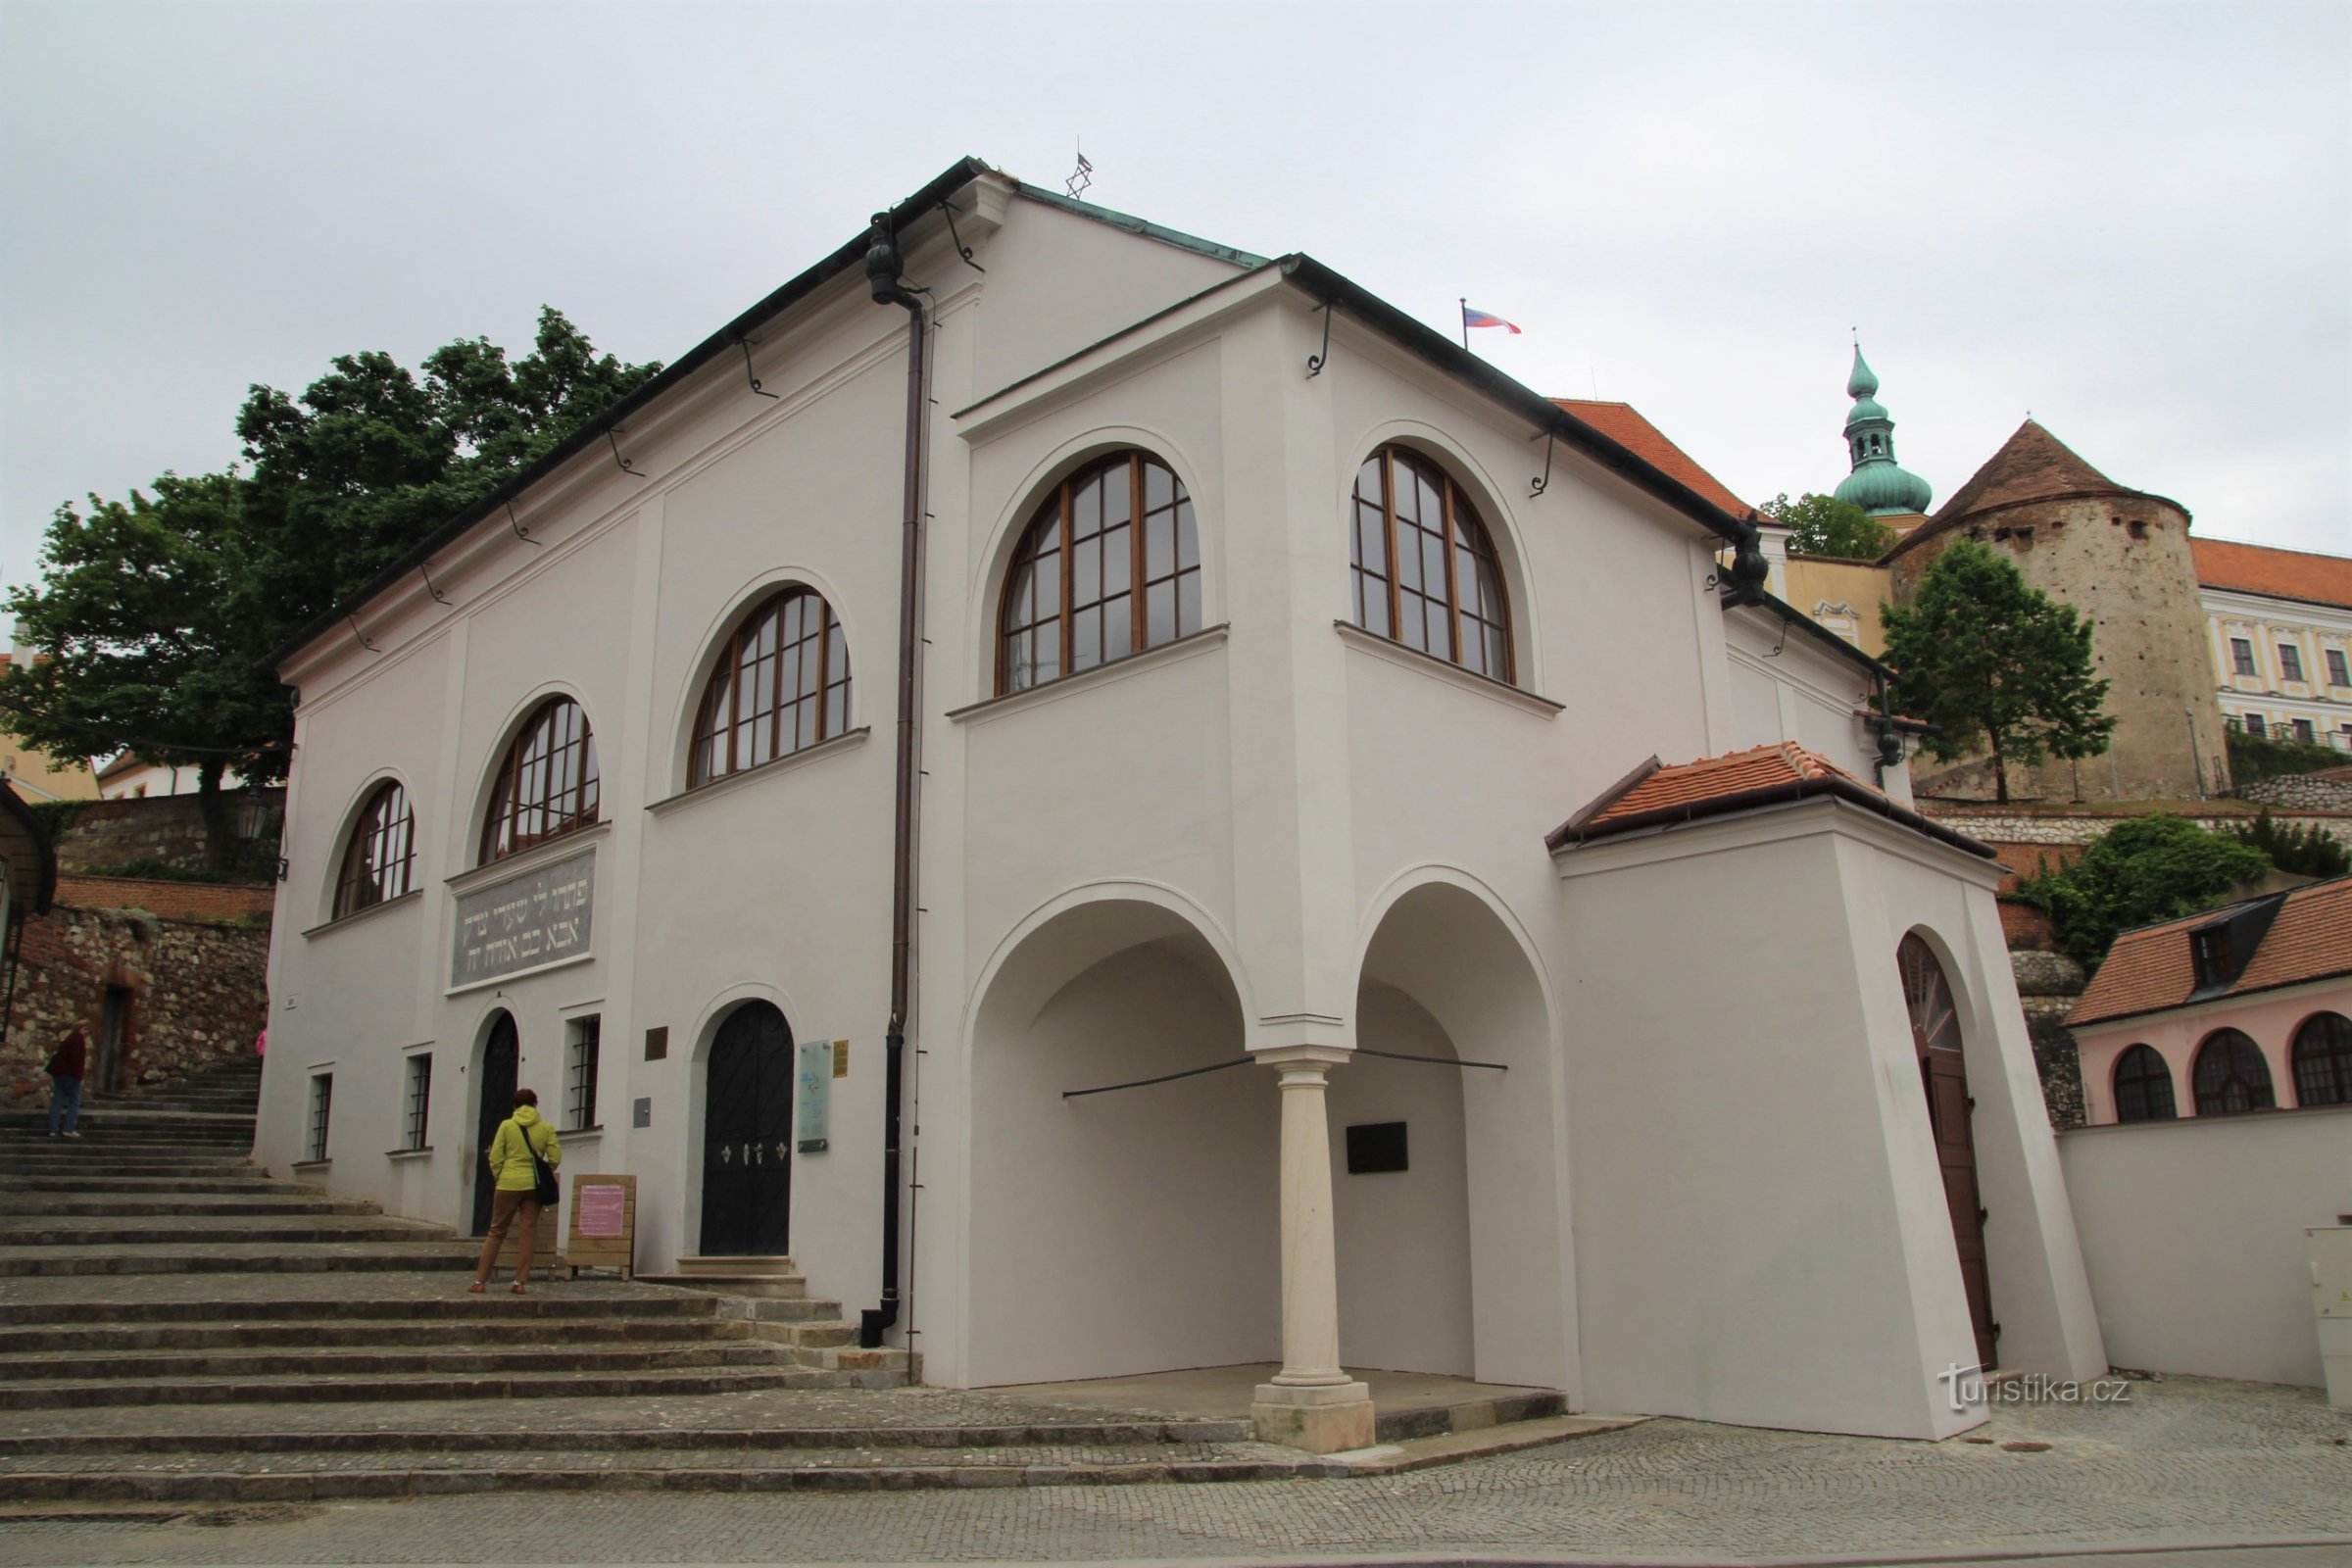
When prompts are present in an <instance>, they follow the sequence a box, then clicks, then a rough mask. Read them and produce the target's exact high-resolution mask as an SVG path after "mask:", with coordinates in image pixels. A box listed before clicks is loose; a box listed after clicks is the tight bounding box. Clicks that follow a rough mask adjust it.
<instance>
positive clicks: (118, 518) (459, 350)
mask: <svg viewBox="0 0 2352 1568" xmlns="http://www.w3.org/2000/svg"><path fill="white" fill-rule="evenodd" d="M659 370H660V367H659V366H657V365H624V364H622V363H621V362H620V361H618V360H616V359H614V358H613V356H612V355H609V354H607V355H602V356H600V355H598V354H597V353H596V351H595V349H594V347H593V346H592V345H591V344H590V343H589V341H588V338H587V337H586V336H585V335H584V334H583V333H582V332H581V331H580V330H579V329H578V328H577V327H575V326H573V325H572V324H571V323H570V322H569V321H568V320H566V319H564V316H563V315H562V313H560V312H558V311H555V310H542V311H541V312H540V315H539V330H538V336H537V339H536V341H535V343H534V344H533V346H532V351H531V353H530V354H528V355H526V356H525V357H523V358H522V359H521V360H519V361H517V362H515V364H513V365H510V364H509V363H508V362H507V357H506V352H505V351H504V350H503V349H501V348H499V347H498V346H497V345H495V344H493V343H490V342H489V341H487V340H486V339H482V338H461V339H460V340H458V341H457V342H454V343H450V344H448V345H446V346H444V347H442V348H439V349H436V350H434V351H433V352H432V353H431V354H429V355H427V356H425V359H424V362H423V374H422V375H421V376H418V375H417V374H414V373H412V372H411V371H410V370H408V369H407V368H404V367H402V366H401V365H400V364H399V363H398V362H397V361H395V360H394V359H393V358H392V357H391V356H390V355H388V354H380V353H366V354H350V355H344V356H342V357H340V358H338V359H336V360H335V361H334V362H333V368H332V369H331V370H330V371H329V372H328V373H327V374H325V375H323V376H321V377H319V379H318V380H317V381H314V382H312V383H311V385H310V386H309V387H308V388H306V389H305V390H304V392H303V394H302V396H301V397H300V398H299V399H297V398H292V397H288V396H287V395H286V394H284V393H282V392H279V391H276V390H273V389H272V388H270V387H266V386H256V387H254V388H253V389H252V391H251V394H250V396H249V397H248V398H247V400H246V403H245V406H244V409H243V411H242V412H241V413H240V414H239V415H238V417H237V425H236V433H237V435H238V436H239V437H240V438H241V439H242V440H243V442H244V444H245V456H246V458H247V459H248V460H249V462H250V464H251V469H250V472H239V471H237V470H236V469H234V468H231V469H228V470H226V471H223V472H221V473H208V474H201V475H197V476H195V477H193V478H181V477H178V476H176V475H173V474H166V475H165V476H164V477H162V478H161V479H158V480H157V481H156V482H155V483H154V484H153V485H152V486H150V487H149V492H147V493H142V492H135V491H134V492H133V493H132V494H131V496H130V498H129V500H127V501H121V502H114V501H101V500H100V499H98V498H97V497H96V496H92V497H91V498H90V510H89V512H88V514H87V515H83V514H81V513H77V512H76V511H74V509H73V507H72V506H65V507H61V508H59V509H58V512H57V515H56V516H55V517H54V518H53V519H52V520H51V522H50V525H49V531H48V535H47V539H46V541H45V543H44V545H43V547H42V553H41V580H40V581H39V583H38V584H36V585H26V586H22V587H19V588H17V589H15V590H13V591H12V592H11V593H10V594H9V596H8V610H9V612H10V613H12V614H14V615H15V616H16V618H17V620H18V622H19V623H20V624H21V625H22V626H23V628H24V631H25V638H26V640H27V641H28V642H29V643H30V644H31V646H32V647H33V649H34V650H35V651H36V652H37V653H39V654H40V655H42V656H44V657H43V658H41V659H39V660H36V661H35V662H32V663H30V664H28V665H19V666H16V667H14V668H12V669H10V670H9V671H8V672H7V674H6V676H5V677H0V704H5V705H6V706H7V723H8V727H9V728H10V729H11V730H13V731H14V732H16V733H17V734H19V735H21V736H22V737H23V738H24V739H25V741H27V742H29V743H31V744H33V745H36V746H40V747H42V748H44V749H47V750H53V751H57V752H60V753H63V754H66V755H76V754H78V755H85V756H86V755H104V754H108V753H112V752H115V751H119V750H128V751H131V752H134V753H136V754H137V755H138V756H139V757H141V758H142V759H144V760H148V761H151V762H155V763H158V764H161V765H165V766H188V765H193V766H196V767H198V768H199V769H200V773H201V776H200V783H199V788H198V795H199V797H200V806H201V809H203V811H204V813H205V820H206V823H207V826H208V828H209V829H211V832H210V835H209V836H210V838H211V842H212V850H213V857H214V860H215V863H216V864H217V865H224V864H225V863H226V862H227V860H228V858H231V856H232V852H233V845H232V843H231V841H230V839H229V836H228V832H227V813H226V809H225V807H224V806H223V804H222V802H221V795H220V785H221V778H222V776H223V774H224V773H225V772H228V771H234V772H235V773H237V774H238V775H240V776H242V777H243V778H245V779H247V780H248V781H252V782H270V781H273V780H276V779H280V778H283V777H284V776H285V768H286V762H287V760H288V753H287V750H286V748H287V746H288V744H289V742H290V740H291V737H292V734H293V712H292V709H291V707H290V705H289V703H288V701H287V696H286V693H285V692H284V691H283V689H282V688H280V687H279V686H278V684H277V681H276V679H275V677H274V676H272V675H271V674H270V673H269V672H267V671H266V670H265V669H263V668H262V662H263V661H264V660H266V659H267V658H268V657H269V655H270V653H271V652H273V651H274V650H275V649H276V648H278V647H279V646H280V645H282V644H283V643H284V642H286V641H287V640H288V639H289V638H291V637H292V636H293V635H294V634H295V633H296V632H298V631H299V630H301V629H302V628H303V627H304V626H306V625H308V624H309V623H310V622H311V621H313V620H314V619H316V618H317V617H319V615H321V614H324V613H326V612H328V611H330V610H332V609H333V608H334V606H335V605H336V604H337V603H339V602H340V601H342V600H343V599H345V598H347V597H348V596H349V595H351V594H352V593H353V592H354V591H355V590H357V589H358V588H360V587H361V586H362V585H364V584H365V583H366V582H368V579H369V578H371V577H373V576H374V575H375V574H376V572H378V571H379V570H381V569H382V568H383V567H384V566H385V565H386V564H389V563H390V562H392V561H393V560H395V559H397V558H398V557H399V556H401V555H402V554H404V553H405V552H407V551H408V550H410V549H411V548H413V547H414V546H415V545H416V544H417V542H418V541H419V540H421V539H423V538H425V537H426V536H427V535H428V534H430V533H431V532H432V531H433V530H434V529H435V528H437V527H439V526H440V525H441V524H443V523H444V522H447V521H448V520H449V519H450V518H451V517H452V516H454V515H457V514H458V513H459V512H460V511H461V510H462V509H464V508H465V507H466V506H467V505H468V504H470V503H472V502H474V501H476V500H478V499H480V498H481V497H482V496H483V495H485V494H487V493H488V492H489V491H491V490H492V489H494V488H496V487H497V486H498V485H499V484H501V483H502V482H504V481H505V480H506V479H508V478H510V477H512V476H513V475H514V474H515V472H516V471H517V470H519V469H520V468H522V467H523V466H525V465H527V464H529V463H531V462H533V461H535V460H536V459H538V458H539V457H541V456H542V455H544V454H545V453H547V452H548V451H550V450H551V449H553V448H554V447H555V446H557V445H558V444H559V443H560V442H562V441H563V440H564V438H565V437H566V436H568V435H569V434H570V433H571V432H572V431H573V430H575V429H577V428H579V426H580V425H581V424H583V423H584V422H586V421H587V420H589V419H592V418H594V417H596V416H597V415H599V414H601V413H603V412H604V411H605V410H606V409H608V408H610V407H612V406H613V403H615V402H616V401H618V400H619V399H620V398H622V397H625V396H626V395H627V394H628V393H629V392H631V391H633V390H634V389H635V388H636V387H638V386H639V385H641V384H643V383H644V382H645V381H646V380H648V379H649V378H651V377H652V376H653V375H655V374H656V373H658V372H659Z"/></svg>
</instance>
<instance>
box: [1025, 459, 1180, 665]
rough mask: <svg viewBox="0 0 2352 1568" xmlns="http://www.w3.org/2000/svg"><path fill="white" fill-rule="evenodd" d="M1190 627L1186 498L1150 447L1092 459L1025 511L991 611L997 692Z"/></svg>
mask: <svg viewBox="0 0 2352 1568" xmlns="http://www.w3.org/2000/svg"><path fill="white" fill-rule="evenodd" d="M1200 629H1201V535H1200V525H1199V523H1198V522H1197V520H1196V519H1195V517H1194V515H1193V501H1192V497H1191V496H1189V495H1187V494H1186V493H1185V489H1184V484H1183V482H1182V481H1181V480H1179V479H1178V478H1177V477H1176V474H1175V471H1174V470H1173V469H1171V468H1170V467H1169V466H1167V465H1166V464H1164V463H1162V462H1160V461H1159V459H1157V458H1155V457H1153V456H1152V454H1151V453H1149V452H1141V451H1128V452H1117V453H1113V454H1111V455H1110V456H1109V457H1106V458H1098V459H1096V460H1095V461H1094V462H1092V463H1089V464H1087V465H1086V466H1083V467H1081V468H1079V469H1078V470H1077V471H1076V472H1074V473H1072V474H1071V475H1070V476H1069V477H1068V478H1066V479H1064V480H1062V481H1061V483H1059V484H1057V485H1055V486H1054V488H1053V490H1051V491H1050V492H1048V494H1047V495H1046V498H1045V499H1044V500H1043V501H1042V502H1041V503H1040V504H1039V505H1038V508H1037V511H1036V512H1035V513H1034V514H1032V515H1031V516H1030V519H1029V522H1028V525H1027V526H1026V527H1025V528H1024V529H1023V530H1022V533H1021V538H1020V543H1019V544H1018V545H1017V546H1016V547H1015V548H1014V550H1013V556H1012V566H1011V569H1010V570H1009V571H1007V572H1006V573H1005V597H1004V599H1003V601H1002V603H1001V605H1000V607H999V609H998V613H997V691H998V694H999V695H1005V694H1008V693H1011V692H1018V691H1026V690H1028V689H1029V688H1030V687H1032V686H1042V685H1044V684H1045V683H1046V682H1048V681H1051V680H1059V679H1060V678H1061V677H1062V676H1064V675H1075V674H1078V673H1080V672H1081V671H1084V670H1089V669H1093V668H1094V667H1095V666H1097V665H1098V664H1107V663H1111V662H1114V661H1117V660H1121V659H1125V658H1127V657H1128V656H1130V655H1132V654H1140V653H1142V652H1143V651H1144V650H1145V649H1147V648H1157V647H1158V646H1159V645H1160V644H1162V643H1171V642H1174V641H1175V640H1176V639H1177V638H1179V637H1187V636H1190V635H1192V634H1193V633H1194V632H1197V631H1199V630H1200Z"/></svg>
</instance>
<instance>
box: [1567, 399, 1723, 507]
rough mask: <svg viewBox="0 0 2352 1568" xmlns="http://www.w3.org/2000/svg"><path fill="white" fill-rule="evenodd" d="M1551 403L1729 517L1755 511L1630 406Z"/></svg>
mask: <svg viewBox="0 0 2352 1568" xmlns="http://www.w3.org/2000/svg"><path fill="white" fill-rule="evenodd" d="M1551 401H1552V402H1553V403H1554V404H1555V405H1557V406H1558V407H1560V408H1563V409H1566V410H1567V411H1568V412H1569V413H1570V414H1573V415H1575V416H1576V417H1578V418H1580V419H1582V420H1584V421H1585V422H1586V423H1587V424H1589V425H1591V426H1592V427H1593V429H1595V430H1598V431H1599V432H1600V433H1601V434H1602V435H1605V436H1607V437H1608V438H1609V439H1610V440H1612V441H1614V442H1616V443H1617V444H1618V445H1619V446H1621V447H1623V448H1625V449H1626V450H1627V451H1628V452H1631V453H1632V454H1633V455H1634V456H1635V457H1637V458H1640V459H1642V461H1643V462H1644V463H1647V464H1648V465H1650V466H1652V467H1654V468H1659V469H1662V470H1664V472H1665V473H1666V474H1667V475H1668V476H1669V477H1672V478H1675V479H1680V480H1681V481H1682V482H1683V483H1685V484H1687V485H1689V486H1690V487H1691V489H1693V490H1695V491H1697V492H1698V493H1699V494H1700V495H1702V496H1704V497H1705V498H1706V499H1707V500H1709V501H1712V502H1714V503H1715V505H1717V506H1719V507H1721V508H1722V509H1723V510H1724V511H1726V512H1728V513H1730V514H1731V515H1733V516H1735V517H1738V516H1742V515H1745V514H1747V513H1749V512H1752V511H1754V510H1755V509H1754V508H1752V507H1750V506H1749V505H1748V504H1747V503H1746V502H1744V501H1742V500H1740V498H1739V497H1738V496H1736V495H1734V494H1732V492H1731V491H1730V490H1728V489H1726V488H1725V487H1724V484H1723V482H1722V481H1721V480H1720V479H1717V478H1716V477H1715V476H1714V475H1713V474H1711V473H1709V472H1708V471H1707V470H1706V469H1704V468H1702V467H1700V466H1698V465H1697V463H1695V462H1693V461H1692V459H1691V454H1689V453H1688V452H1685V451H1684V450H1683V449H1682V448H1681V447H1678V446H1676V445H1675V444H1674V443H1673V442H1672V441H1670V440H1668V439H1667V438H1666V432H1664V431H1663V430H1660V429H1659V428H1658V427H1657V426H1656V425H1654V424H1652V423H1650V422H1649V421H1648V420H1647V419H1645V418H1643V417H1642V416H1641V414H1640V413H1639V412H1638V411H1637V410H1636V409H1635V408H1634V406H1633V405H1632V404H1630V403H1594V402H1588V401H1587V400H1585V399H1583V398H1553V399H1552V400H1551Z"/></svg>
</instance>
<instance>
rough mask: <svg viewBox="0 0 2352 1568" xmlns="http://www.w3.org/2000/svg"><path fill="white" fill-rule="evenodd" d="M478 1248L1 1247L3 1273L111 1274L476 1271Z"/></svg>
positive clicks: (317, 1244)
mask: <svg viewBox="0 0 2352 1568" xmlns="http://www.w3.org/2000/svg"><path fill="white" fill-rule="evenodd" d="M477 1256H478V1250H477V1249H474V1248H472V1247H466V1246H463V1245H452V1244H450V1243H447V1242H349V1243H344V1242H315V1243H312V1244H310V1245H309V1246H306V1247H301V1248H285V1247H249V1246H239V1245H232V1244H219V1245H213V1246H203V1245H198V1246H194V1247H191V1246H190V1245H189V1244H188V1243H186V1242H185V1241H181V1242H176V1243H172V1244H170V1245H153V1246H142V1245H136V1244H131V1245H115V1246H108V1247H0V1278H13V1279H22V1278H27V1277H29V1278H36V1279H37V1278H43V1277H49V1276H57V1275H84V1274H86V1275H106V1274H305V1273H347V1272H351V1273H381V1272H391V1271H395V1270H397V1271H401V1272H413V1271H415V1270H417V1269H461V1268H464V1269H469V1268H471V1267H473V1265H474V1260H475V1258H476V1257H477Z"/></svg>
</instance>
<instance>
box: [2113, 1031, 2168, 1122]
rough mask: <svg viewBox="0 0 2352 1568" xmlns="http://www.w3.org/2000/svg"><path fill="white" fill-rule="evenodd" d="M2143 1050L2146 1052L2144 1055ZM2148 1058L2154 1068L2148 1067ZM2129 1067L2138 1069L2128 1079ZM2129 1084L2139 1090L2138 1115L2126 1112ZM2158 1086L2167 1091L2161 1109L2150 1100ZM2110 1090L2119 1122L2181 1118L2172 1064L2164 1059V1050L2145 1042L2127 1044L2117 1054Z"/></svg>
mask: <svg viewBox="0 0 2352 1568" xmlns="http://www.w3.org/2000/svg"><path fill="white" fill-rule="evenodd" d="M2142 1053H2145V1055H2144V1056H2143V1055H2142ZM2148 1061H2153V1062H2155V1064H2156V1067H2155V1070H2153V1071H2150V1070H2148V1069H2147V1067H2146V1063H2147V1062H2148ZM2127 1067H2130V1068H2133V1069H2135V1070H2134V1071H2133V1072H2132V1073H2131V1076H2130V1077H2129V1078H2127V1077H2126V1076H2125V1069H2126V1068H2127ZM2127 1086H2128V1087H2130V1088H2131V1089H2134V1090H2136V1091H2138V1103H2137V1106H2136V1108H2137V1111H2138V1114H2136V1115H2130V1116H2127V1115H2126V1114H2124V1109H2125V1105H2124V1090H2125V1089H2126V1087H2127ZM2159 1088H2161V1089H2162V1090H2163V1092H2164V1108H2163V1110H2162V1111H2161V1112H2159V1111H2158V1110H2157V1109H2156V1108H2155V1107H2154V1106H2153V1105H2152V1104H2150V1103H2149V1100H2150V1098H2151V1096H2152V1094H2153V1093H2154V1091H2156V1090H2157V1089H2159ZM2108 1092H2109V1094H2110V1095H2112V1096H2113V1098H2114V1100H2115V1119H2116V1120H2117V1121H2118V1122H2143V1121H2175V1120H2178V1119H2179V1118H2180V1091H2179V1090H2178V1089H2177V1088H2176V1087H2175V1086H2174V1083H2173V1064H2172V1063H2171V1062H2169V1061H2167V1060H2165V1059H2164V1053H2163V1052H2161V1051H2158V1050H2157V1049H2156V1048H2155V1047H2154V1046H2151V1045H2149V1044H2147V1043H2146V1042H2145V1041H2139V1042H2136V1043H2134V1044H2132V1045H2129V1046H2126V1047H2125V1048H2124V1049H2123V1051H2122V1052H2121V1053H2120V1054H2117V1056H2116V1058H2115V1070H2114V1072H2113V1074H2112V1075H2111V1076H2110V1078H2109V1079H2108Z"/></svg>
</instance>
